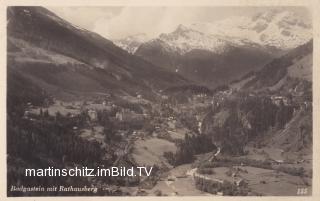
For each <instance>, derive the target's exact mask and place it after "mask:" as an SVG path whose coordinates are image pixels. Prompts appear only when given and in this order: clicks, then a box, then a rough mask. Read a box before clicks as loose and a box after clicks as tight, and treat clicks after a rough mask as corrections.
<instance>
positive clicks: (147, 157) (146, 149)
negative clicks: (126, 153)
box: [132, 138, 177, 166]
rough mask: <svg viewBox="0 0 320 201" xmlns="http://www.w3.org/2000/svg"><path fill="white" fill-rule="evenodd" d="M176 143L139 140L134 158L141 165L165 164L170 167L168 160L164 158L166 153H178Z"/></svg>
mask: <svg viewBox="0 0 320 201" xmlns="http://www.w3.org/2000/svg"><path fill="white" fill-rule="evenodd" d="M176 149H177V148H176V146H175V144H174V143H172V142H169V141H167V140H163V139H159V138H149V139H145V140H142V139H139V140H137V141H135V145H134V148H133V153H132V156H133V158H134V160H135V161H136V162H137V163H138V164H140V165H154V164H157V165H159V164H164V165H166V166H168V165H169V164H168V163H167V160H166V159H165V158H164V157H163V153H164V152H166V151H172V152H175V151H176Z"/></svg>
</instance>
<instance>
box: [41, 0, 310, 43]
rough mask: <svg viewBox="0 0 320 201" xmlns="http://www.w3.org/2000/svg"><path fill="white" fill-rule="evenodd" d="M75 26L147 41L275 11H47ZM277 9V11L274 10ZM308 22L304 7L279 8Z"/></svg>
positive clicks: (188, 8) (224, 8) (252, 9)
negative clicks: (201, 25) (192, 26)
mask: <svg viewBox="0 0 320 201" xmlns="http://www.w3.org/2000/svg"><path fill="white" fill-rule="evenodd" d="M47 8H48V9H49V10H51V11H52V12H54V13H55V14H57V15H58V16H60V17H61V18H63V19H65V20H67V21H69V22H71V23H72V24H74V25H77V26H79V27H82V28H85V29H87V30H90V31H94V32H96V33H98V34H100V35H102V36H104V37H106V38H108V39H120V38H125V37H127V36H130V35H135V34H140V33H145V34H147V36H148V37H149V38H154V37H157V36H158V35H159V34H161V33H168V32H171V31H173V30H174V29H175V28H176V27H177V26H178V25H179V24H190V23H193V22H215V21H217V20H222V19H225V18H227V17H230V16H235V15H236V16H252V15H254V14H255V13H257V12H264V11H267V10H269V9H274V7H161V6H158V7H116V6H115V7H110V6H109V7H47ZM277 9H279V7H278V8H277ZM280 9H285V10H291V11H294V12H296V13H297V14H298V15H301V16H303V17H306V18H309V19H310V13H309V12H308V10H307V9H306V8H304V7H282V8H280Z"/></svg>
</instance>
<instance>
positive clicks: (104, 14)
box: [48, 7, 121, 30]
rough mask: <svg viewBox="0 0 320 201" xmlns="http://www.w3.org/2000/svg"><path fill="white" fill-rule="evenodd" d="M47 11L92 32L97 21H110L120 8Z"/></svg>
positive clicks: (60, 8)
mask: <svg viewBox="0 0 320 201" xmlns="http://www.w3.org/2000/svg"><path fill="white" fill-rule="evenodd" d="M48 9H49V10H51V11H52V12H54V13H56V14H57V15H58V16H60V17H62V18H63V19H65V20H67V21H69V22H71V23H72V24H75V25H77V26H80V27H82V28H85V29H88V30H93V27H94V23H95V22H96V21H97V20H102V19H103V20H108V19H110V18H112V17H113V16H114V15H115V13H116V12H117V10H120V9H121V8H119V7H115V8H114V9H108V8H106V7H48Z"/></svg>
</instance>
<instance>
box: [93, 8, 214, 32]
mask: <svg viewBox="0 0 320 201" xmlns="http://www.w3.org/2000/svg"><path fill="white" fill-rule="evenodd" d="M207 12H208V11H207V9H205V8H201V7H125V8H123V9H122V10H121V12H120V13H119V14H118V15H117V16H114V17H113V18H110V19H103V18H101V19H99V20H97V21H96V22H95V23H94V28H93V31H95V32H97V33H99V34H101V35H103V36H105V37H107V38H123V37H125V36H127V35H132V34H138V33H145V34H147V35H148V36H149V37H156V36H157V35H158V34H160V33H166V32H170V31H172V30H174V29H175V28H176V27H177V26H178V25H179V24H186V23H190V22H192V21H199V20H200V19H201V18H205V15H206V13H207Z"/></svg>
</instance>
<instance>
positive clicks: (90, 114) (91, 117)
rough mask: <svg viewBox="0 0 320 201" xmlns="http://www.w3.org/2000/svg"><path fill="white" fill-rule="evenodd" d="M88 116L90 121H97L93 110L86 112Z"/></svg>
mask: <svg viewBox="0 0 320 201" xmlns="http://www.w3.org/2000/svg"><path fill="white" fill-rule="evenodd" d="M88 116H89V118H90V120H91V121H96V120H97V119H98V115H97V112H96V111H95V110H93V109H89V110H88Z"/></svg>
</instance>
